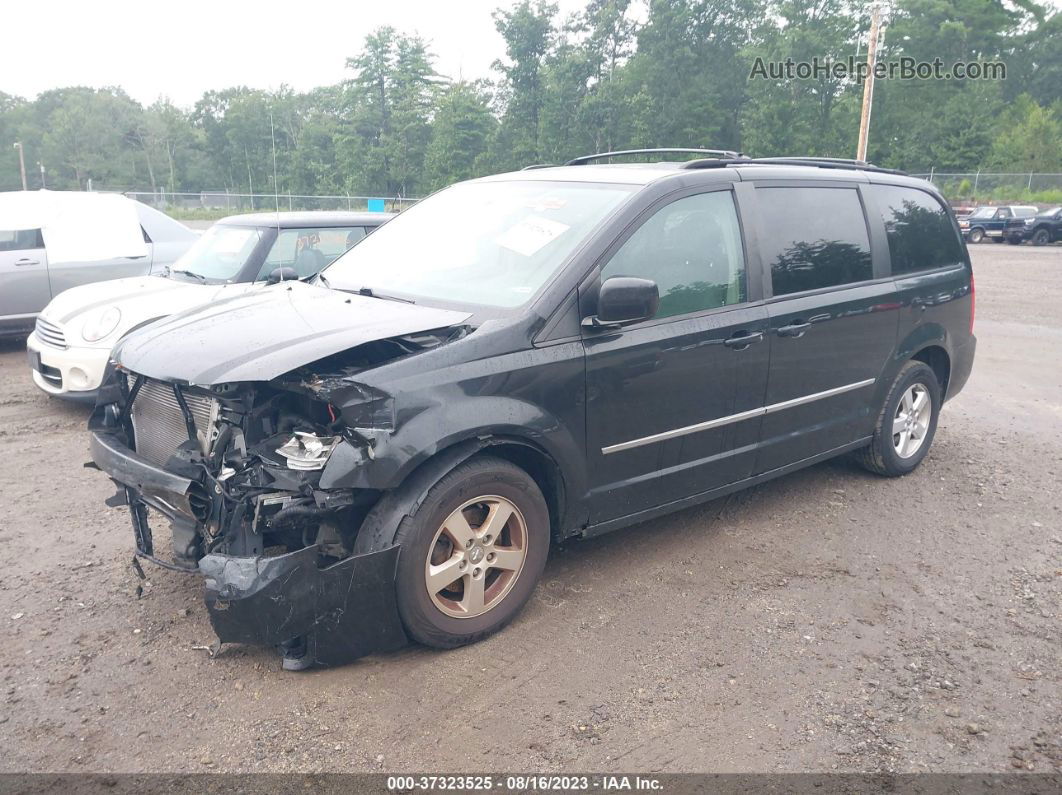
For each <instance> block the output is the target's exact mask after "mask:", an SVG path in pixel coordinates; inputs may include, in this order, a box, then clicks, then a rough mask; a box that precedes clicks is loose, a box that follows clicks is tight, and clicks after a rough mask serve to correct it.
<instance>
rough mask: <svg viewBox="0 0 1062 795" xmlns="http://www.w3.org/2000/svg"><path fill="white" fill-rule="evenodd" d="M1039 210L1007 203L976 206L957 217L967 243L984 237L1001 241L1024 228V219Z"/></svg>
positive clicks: (975, 241)
mask: <svg viewBox="0 0 1062 795" xmlns="http://www.w3.org/2000/svg"><path fill="white" fill-rule="evenodd" d="M1037 212H1039V211H1038V210H1037V208H1036V207H1032V206H1028V205H1017V204H1008V205H1003V206H1001V207H978V208H977V209H976V210H974V211H973V212H972V213H970V215H968V216H967V217H965V218H960V219H959V229H960V230H961V231H962V235H963V237H965V238H966V241H967V242H968V243H980V242H981V241H982V240H984V239H985V238H986V237H987V238H991V239H992V240H994V241H996V242H997V243H1002V242H1003V241H1004V240H1006V239H1007V238H1008V237H1010V236H1011V235H1016V234H1019V233H1020V232H1021V231H1022V230H1024V228H1025V220H1026V219H1027V218H1033V217H1034V216H1035V215H1036V213H1037Z"/></svg>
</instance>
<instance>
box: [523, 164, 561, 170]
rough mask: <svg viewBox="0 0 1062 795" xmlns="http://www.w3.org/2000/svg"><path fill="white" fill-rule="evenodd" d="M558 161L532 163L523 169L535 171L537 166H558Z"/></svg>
mask: <svg viewBox="0 0 1062 795" xmlns="http://www.w3.org/2000/svg"><path fill="white" fill-rule="evenodd" d="M556 167H557V164H556V163H532V164H531V165H529V166H524V167H523V168H521V169H520V170H521V171H534V170H535V169H536V168H556Z"/></svg>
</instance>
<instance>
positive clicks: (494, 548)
mask: <svg viewBox="0 0 1062 795" xmlns="http://www.w3.org/2000/svg"><path fill="white" fill-rule="evenodd" d="M394 542H395V543H396V544H400V545H401V547H402V551H401V554H400V555H399V559H398V571H397V575H396V582H395V587H396V593H397V598H398V611H399V614H400V615H401V617H402V622H403V624H405V627H406V631H407V632H408V633H409V635H410V636H411V637H412V638H414V639H415V640H417V641H419V642H420V643H423V644H424V645H426V646H434V647H436V648H443V649H451V648H455V647H457V646H463V645H465V644H467V643H475V642H476V641H479V640H482V639H483V638H485V637H487V636H488V635H491V634H493V633H495V632H497V631H498V630H500V629H501V628H502V627H504V626H505V625H506V624H508V623H509V622H510V621H511V620H512V619H513V618H514V617H515V616H516V614H517V613H518V612H519V611H520V609H521V608H522V607H523V606H524V604H525V603H526V602H527V600H528V599H529V598H530V597H531V594H532V592H533V591H534V589H535V585H536V584H537V582H538V580H539V577H541V575H542V570H543V569H544V568H545V565H546V557H547V555H548V554H549V542H550V522H549V509H548V508H547V507H546V501H545V499H544V498H543V496H542V492H541V491H540V490H539V488H538V485H537V484H536V483H535V481H534V480H533V479H532V478H531V477H530V476H529V475H528V474H527V473H526V472H525V471H524V470H522V469H520V468H519V467H517V466H515V465H514V464H511V463H510V462H508V461H505V460H504V459H501V458H495V457H493V456H477V457H475V458H472V459H470V460H469V461H466V462H465V463H463V464H461V465H459V466H457V467H456V468H455V469H453V470H451V471H450V472H449V473H447V474H446V475H444V476H443V477H442V478H441V479H440V480H439V481H438V482H437V483H436V484H435V485H434V486H432V487H431V488H430V489H429V490H428V492H427V494H426V495H425V497H424V500H423V501H422V502H421V504H420V507H419V508H418V509H417V511H416V513H415V515H413V516H407V517H406V518H405V519H403V521H402V523H401V524H400V525H399V528H398V531H397V533H396V534H395V538H394Z"/></svg>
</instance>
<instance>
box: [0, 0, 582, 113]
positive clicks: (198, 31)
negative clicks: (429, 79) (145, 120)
mask: <svg viewBox="0 0 1062 795" xmlns="http://www.w3.org/2000/svg"><path fill="white" fill-rule="evenodd" d="M554 2H556V3H557V4H558V5H559V6H560V10H561V14H562V15H567V14H568V13H570V12H571V11H574V10H577V9H579V8H581V7H582V6H583V5H584V2H583V0H554ZM501 5H505V0H436V2H430V1H425V0H375V2H371V1H370V2H367V1H366V0H355V2H350V0H347V1H346V2H344V1H343V0H331V2H324V1H322V0H297V1H294V2H293V0H256V2H253V3H252V2H235V0H211V2H206V0H178V1H177V2H171V3H165V2H160V0H137V1H136V2H133V1H132V0H104V2H84V0H81V1H80V2H68V0H62V2H56V0H10V2H5V3H3V6H4V8H3V12H2V22H0V25H2V26H3V30H4V31H5V32H6V33H7V34H8V35H5V36H4V37H3V44H2V45H0V91H3V92H6V93H8V94H16V95H18V96H22V97H27V98H32V97H34V96H36V95H37V94H39V93H40V92H41V91H46V90H47V89H50V88H56V87H59V86H69V85H89V86H93V87H100V86H107V85H118V86H121V87H122V88H124V89H125V90H126V91H127V92H128V93H129V94H130V95H131V96H132V97H133V98H135V99H137V100H139V101H140V102H143V103H145V104H147V103H151V102H153V101H154V100H155V99H157V98H158V97H159V96H160V95H164V96H168V97H169V98H170V99H172V100H173V101H174V102H176V103H177V104H178V105H184V106H190V105H192V104H193V103H194V102H195V101H196V100H197V99H199V97H200V96H201V95H202V93H203V92H204V91H206V90H208V89H218V88H227V87H230V86H235V85H249V86H252V87H254V88H265V89H273V88H277V87H279V86H280V84H281V83H287V84H289V85H291V86H293V87H294V88H295V89H296V90H306V89H309V88H313V87H314V86H319V85H326V84H329V83H335V82H337V81H339V80H341V79H343V77H344V71H345V70H344V63H345V61H346V58H347V57H348V56H350V55H353V54H354V53H355V52H356V51H357V50H358V49H359V47H360V45H361V42H362V40H363V39H364V37H365V35H366V34H367V33H369V32H370V31H372V30H373V29H374V28H376V27H378V26H380V25H392V26H393V27H395V28H397V29H398V30H400V31H404V32H413V31H416V32H418V33H420V34H421V35H422V36H423V37H424V38H426V39H428V40H429V41H430V42H431V45H432V51H433V52H434V53H435V55H436V56H437V68H438V70H439V72H440V73H442V74H445V75H448V76H450V77H454V78H456V77H458V75H459V74H463V75H464V77H465V78H468V79H472V78H477V77H487V76H489V75H490V65H491V63H492V62H493V61H494V60H495V59H496V58H499V57H501V56H503V55H504V45H503V43H502V39H501V37H500V36H499V35H498V33H497V32H496V31H495V30H494V23H493V21H492V19H491V11H492V10H493V9H494V8H496V7H498V6H501ZM16 31H17V35H13V34H15V32H16ZM347 75H349V73H347Z"/></svg>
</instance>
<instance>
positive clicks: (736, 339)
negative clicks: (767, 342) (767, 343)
mask: <svg viewBox="0 0 1062 795" xmlns="http://www.w3.org/2000/svg"><path fill="white" fill-rule="evenodd" d="M754 342H763V332H762V331H752V332H749V331H739V332H738V333H737V334H735V335H734V336H733V337H727V338H726V339H725V340H723V344H724V345H725V346H726V347H728V348H731V349H733V350H736V351H743V350H745V348H747V347H749V346H750V345H751V344H752V343H754Z"/></svg>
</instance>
